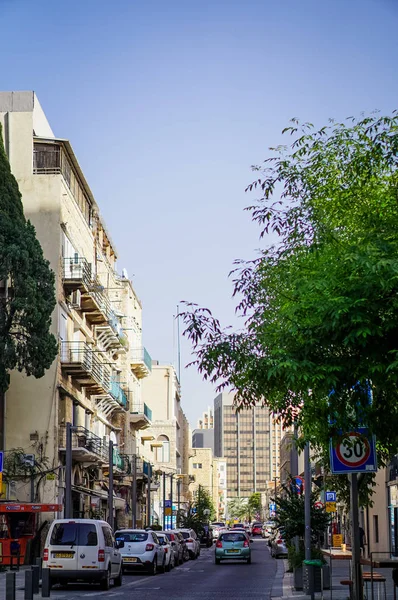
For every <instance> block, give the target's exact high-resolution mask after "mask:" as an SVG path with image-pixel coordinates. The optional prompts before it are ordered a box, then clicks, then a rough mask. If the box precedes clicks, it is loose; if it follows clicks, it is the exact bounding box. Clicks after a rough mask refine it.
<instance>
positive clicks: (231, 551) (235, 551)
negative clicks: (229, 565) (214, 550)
mask: <svg viewBox="0 0 398 600" xmlns="http://www.w3.org/2000/svg"><path fill="white" fill-rule="evenodd" d="M238 552H239V550H227V553H228V554H237V553H238Z"/></svg>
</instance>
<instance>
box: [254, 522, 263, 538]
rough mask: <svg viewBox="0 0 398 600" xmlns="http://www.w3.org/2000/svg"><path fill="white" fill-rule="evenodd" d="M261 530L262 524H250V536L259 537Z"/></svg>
mask: <svg viewBox="0 0 398 600" xmlns="http://www.w3.org/2000/svg"><path fill="white" fill-rule="evenodd" d="M262 528H263V524H262V523H258V522H256V523H253V524H252V535H261V530H262Z"/></svg>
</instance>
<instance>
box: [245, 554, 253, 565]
mask: <svg viewBox="0 0 398 600" xmlns="http://www.w3.org/2000/svg"><path fill="white" fill-rule="evenodd" d="M246 562H247V564H248V565H251V564H252V557H251V556H249V558H248V559H247V561H246Z"/></svg>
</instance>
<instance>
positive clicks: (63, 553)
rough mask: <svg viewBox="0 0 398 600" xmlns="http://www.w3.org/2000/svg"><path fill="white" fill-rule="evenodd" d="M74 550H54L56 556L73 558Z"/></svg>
mask: <svg viewBox="0 0 398 600" xmlns="http://www.w3.org/2000/svg"><path fill="white" fill-rule="evenodd" d="M74 556H75V553H74V552H54V558H73V557H74Z"/></svg>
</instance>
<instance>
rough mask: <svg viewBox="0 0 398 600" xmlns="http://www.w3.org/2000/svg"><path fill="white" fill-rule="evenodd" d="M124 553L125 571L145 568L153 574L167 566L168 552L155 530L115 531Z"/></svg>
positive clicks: (122, 553)
mask: <svg viewBox="0 0 398 600" xmlns="http://www.w3.org/2000/svg"><path fill="white" fill-rule="evenodd" d="M115 538H116V541H117V542H118V544H119V547H120V552H121V555H122V564H123V573H125V572H126V571H128V570H137V569H143V568H144V569H145V570H146V571H147V572H148V573H150V574H151V575H156V573H157V572H158V570H160V571H164V570H165V568H166V553H165V551H164V547H163V546H162V545H161V544H160V541H159V540H158V538H157V535H156V532H155V531H145V529H119V530H118V531H116V533H115Z"/></svg>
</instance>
